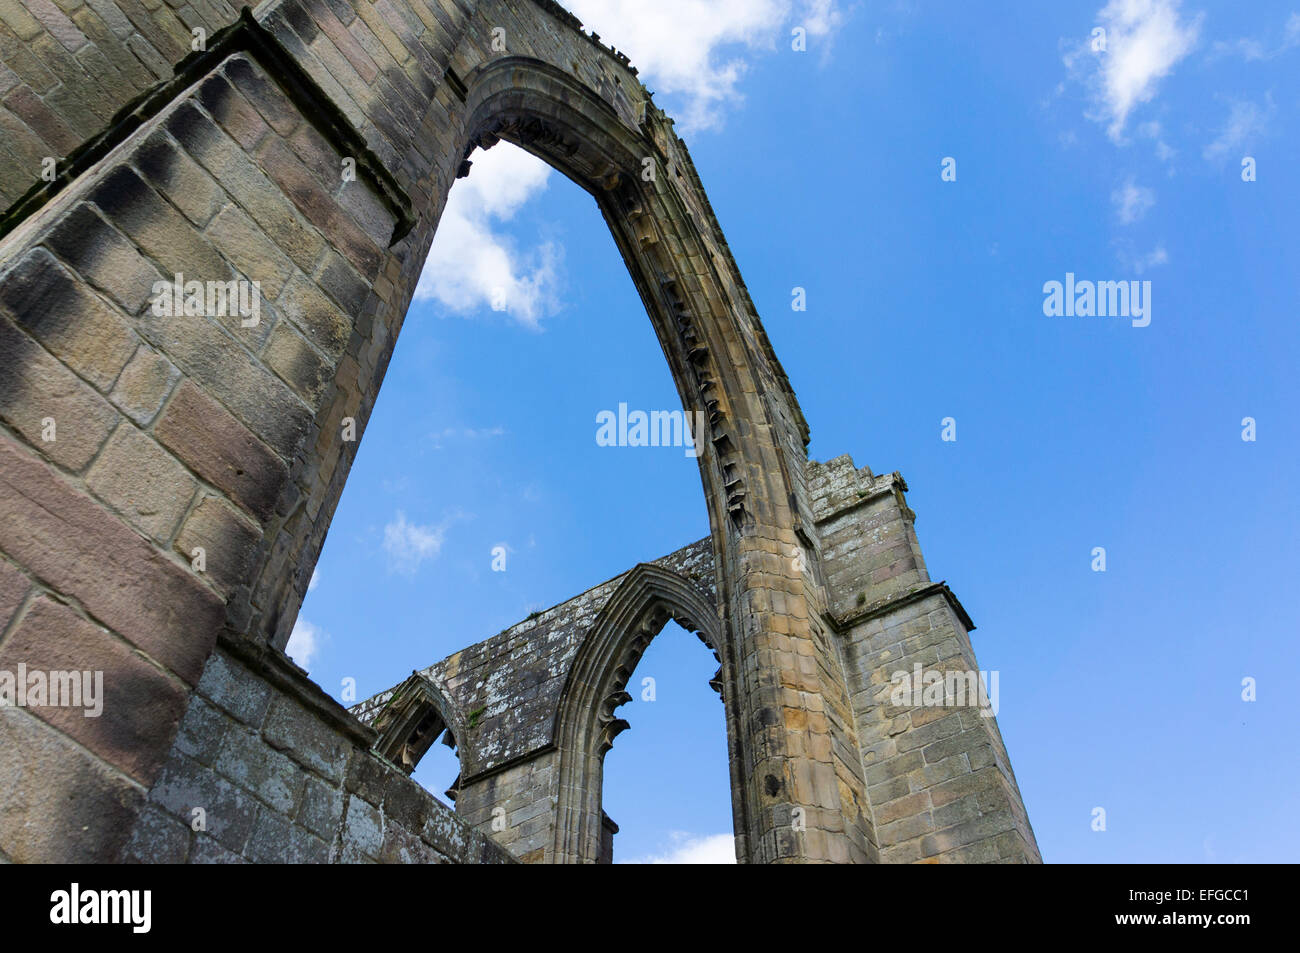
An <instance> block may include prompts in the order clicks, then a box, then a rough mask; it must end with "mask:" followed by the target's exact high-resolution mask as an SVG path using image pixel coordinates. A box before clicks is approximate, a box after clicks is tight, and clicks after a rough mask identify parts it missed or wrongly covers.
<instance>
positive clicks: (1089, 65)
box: [1065, 0, 1204, 142]
mask: <svg viewBox="0 0 1300 953" xmlns="http://www.w3.org/2000/svg"><path fill="white" fill-rule="evenodd" d="M1203 18H1204V15H1203V14H1196V15H1195V16H1192V17H1190V18H1188V19H1184V18H1182V17H1181V15H1180V0H1110V2H1109V3H1108V4H1106V6H1105V7H1103V8H1102V9H1101V10H1100V11H1099V12H1098V14H1097V20H1098V23H1099V24H1100V26H1101V27H1102V28H1103V29H1104V30H1105V31H1106V49H1105V51H1104V52H1094V51H1093V50H1092V46H1091V42H1092V41H1091V39H1089V40H1086V41H1084V43H1083V44H1082V45H1081V46H1079V47H1078V48H1076V49H1075V50H1073V51H1072V52H1070V53H1069V54H1068V55H1067V56H1066V57H1065V64H1066V66H1067V68H1069V69H1070V70H1071V72H1072V73H1080V72H1084V73H1086V75H1085V76H1084V79H1085V82H1087V83H1088V85H1089V86H1090V87H1091V88H1092V93H1093V96H1094V99H1095V101H1096V106H1097V110H1096V112H1095V113H1094V114H1092V115H1090V118H1093V119H1096V120H1098V121H1102V122H1108V126H1107V129H1106V131H1107V134H1108V135H1109V136H1110V138H1111V139H1112V140H1114V141H1115V142H1119V141H1120V140H1121V139H1122V138H1123V134H1124V126H1125V124H1126V123H1127V122H1128V118H1129V114H1130V113H1131V112H1132V111H1133V110H1134V109H1135V108H1136V107H1137V106H1138V105H1139V104H1140V103H1148V102H1150V101H1151V100H1152V99H1154V98H1155V95H1156V86H1157V85H1158V84H1159V81H1160V80H1161V79H1163V78H1164V77H1166V76H1168V75H1169V74H1170V73H1171V72H1172V71H1173V68H1174V66H1175V65H1176V64H1177V63H1178V62H1179V61H1180V60H1181V59H1183V58H1184V57H1185V56H1187V54H1188V53H1190V52H1191V51H1192V49H1193V48H1194V47H1195V46H1196V41H1197V38H1198V37H1199V35H1200V30H1201V21H1202V19H1203Z"/></svg>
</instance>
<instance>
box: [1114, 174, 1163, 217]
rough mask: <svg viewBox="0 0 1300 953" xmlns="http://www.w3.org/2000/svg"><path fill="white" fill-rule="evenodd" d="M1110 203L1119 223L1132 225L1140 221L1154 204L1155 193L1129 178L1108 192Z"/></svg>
mask: <svg viewBox="0 0 1300 953" xmlns="http://www.w3.org/2000/svg"><path fill="white" fill-rule="evenodd" d="M1110 201H1111V204H1112V205H1114V206H1115V214H1116V215H1117V216H1118V217H1119V221H1120V224H1121V225H1132V224H1133V223H1134V222H1137V221H1140V220H1141V219H1142V217H1143V216H1144V215H1146V213H1147V212H1148V211H1149V210H1150V209H1151V207H1152V206H1153V205H1155V204H1156V193H1155V192H1153V191H1151V189H1148V188H1146V187H1144V186H1141V185H1138V184H1137V183H1136V182H1134V181H1133V180H1132V179H1129V180H1128V181H1127V182H1125V183H1124V184H1123V185H1122V186H1120V187H1119V188H1118V189H1116V190H1115V191H1114V192H1112V193H1111V194H1110Z"/></svg>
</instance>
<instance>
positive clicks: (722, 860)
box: [619, 831, 736, 864]
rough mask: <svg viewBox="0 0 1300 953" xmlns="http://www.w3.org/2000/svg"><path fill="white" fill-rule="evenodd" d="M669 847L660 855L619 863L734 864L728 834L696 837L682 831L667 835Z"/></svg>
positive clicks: (733, 847)
mask: <svg viewBox="0 0 1300 953" xmlns="http://www.w3.org/2000/svg"><path fill="white" fill-rule="evenodd" d="M669 840H670V845H669V846H668V847H667V848H666V849H665V850H664V852H663V853H660V854H652V855H651V856H649V857H640V858H636V859H634V860H626V861H619V862H620V863H628V864H734V863H735V862H736V839H735V838H734V837H733V836H732V835H730V834H708V835H705V836H703V837H696V836H693V835H691V834H687V833H684V832H682V831H674V832H673V833H672V834H670V835H669Z"/></svg>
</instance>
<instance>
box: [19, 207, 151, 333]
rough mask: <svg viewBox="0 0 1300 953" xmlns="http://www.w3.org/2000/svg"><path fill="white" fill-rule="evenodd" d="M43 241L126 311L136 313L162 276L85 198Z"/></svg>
mask: <svg viewBox="0 0 1300 953" xmlns="http://www.w3.org/2000/svg"><path fill="white" fill-rule="evenodd" d="M45 243H46V245H48V246H49V247H50V248H51V249H52V250H53V251H54V253H55V254H56V255H58V256H59V257H60V258H62V259H63V260H64V261H66V262H68V264H70V265H71V266H72V267H73V268H75V269H76V270H77V273H78V274H80V275H81V276H82V277H83V278H85V279H86V280H87V281H89V282H90V283H91V284H92V285H94V286H95V287H96V288H98V289H99V290H101V291H103V292H104V293H106V294H107V295H108V296H109V297H111V298H112V299H113V300H114V301H116V302H117V304H118V305H119V306H120V307H121V308H122V309H123V310H124V311H125V312H126V313H127V314H132V315H133V314H137V313H138V312H139V311H140V309H141V308H143V307H144V306H145V305H146V304H147V303H148V302H150V301H152V300H153V292H154V285H155V283H157V282H159V281H161V280H163V276H162V273H161V272H160V271H159V270H158V269H157V268H156V267H155V266H154V265H153V264H151V263H150V262H149V260H148V259H147V258H145V257H144V256H142V255H141V254H140V253H139V252H137V251H136V250H135V248H134V247H133V246H132V244H131V243H130V242H129V241H127V240H126V239H125V238H124V237H123V236H122V235H121V234H120V233H119V232H118V231H117V230H115V229H114V228H113V227H112V226H110V225H109V224H108V223H107V222H105V221H104V219H103V218H101V217H100V216H99V214H98V213H97V212H96V211H95V209H94V208H93V207H92V206H90V205H87V204H86V203H84V202H83V203H80V204H78V205H77V206H76V207H75V208H74V209H72V211H70V212H69V213H68V215H67V216H66V217H65V218H64V219H63V220H62V221H61V222H59V223H58V224H57V225H56V226H55V227H54V229H53V230H52V231H51V232H50V234H49V236H48V237H47V238H46V240H45ZM169 277H170V276H169Z"/></svg>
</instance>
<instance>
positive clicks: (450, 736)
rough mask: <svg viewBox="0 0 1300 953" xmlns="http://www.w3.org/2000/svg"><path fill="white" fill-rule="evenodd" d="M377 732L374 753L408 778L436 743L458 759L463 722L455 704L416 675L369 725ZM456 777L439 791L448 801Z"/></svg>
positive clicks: (393, 694)
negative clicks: (449, 784) (447, 786)
mask: <svg viewBox="0 0 1300 953" xmlns="http://www.w3.org/2000/svg"><path fill="white" fill-rule="evenodd" d="M371 727H372V728H373V729H374V730H375V731H376V732H378V734H379V737H378V739H377V740H376V741H375V745H374V750H375V752H376V753H377V754H379V755H380V756H382V757H384V758H386V759H388V760H389V761H391V762H392V763H393V764H394V765H396V766H397V767H398V768H400V769H401V770H402V771H404V772H405V773H406V774H407V775H408V776H409V775H411V774H413V773H414V772H415V769H416V767H417V766H418V765H419V763H420V760H421V759H422V758H423V757H424V755H425V754H426V753H427V752H428V751H429V749H430V748H431V747H432V746H433V745H434V744H435V743H436V742H438V741H441V742H442V743H443V744H444V745H446V746H447V747H449V748H451V749H452V751H453V752H455V753H456V755H457V760H460V752H459V750H458V749H459V747H460V745H461V744H463V743H464V742H463V739H464V738H465V737H466V731H465V721H464V719H463V718H462V717H461V712H460V711H459V709H458V708H457V706H456V705H455V703H454V702H453V701H452V700H451V699H450V698H448V697H447V695H446V694H445V693H443V691H442V690H441V689H440V688H439V687H438V685H437V684H436V683H435V682H434V681H432V680H431V679H430V678H428V677H427V676H425V675H422V674H421V673H419V672H412V673H411V676H410V677H409V678H407V679H406V681H404V682H402V683H401V684H400V685H398V686H397V687H396V688H394V689H393V690H392V692H391V693H390V694H389V697H388V699H387V701H386V702H385V703H384V705H383V707H382V708H380V709H379V711H378V713H377V714H376V715H375V717H374V720H373V721H372V722H371ZM460 778H461V776H460V775H459V774H458V775H457V776H456V779H455V780H454V781H453V782H452V783H451V787H450V788H449V789H448V790H447V791H445V792H443V793H445V794H446V795H447V797H448V798H450V799H451V800H452V801H455V800H456V794H457V791H458V790H459V788H460Z"/></svg>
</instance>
